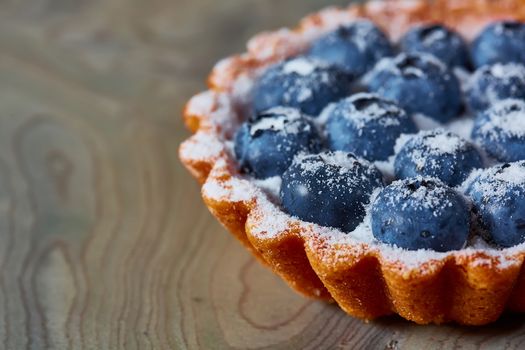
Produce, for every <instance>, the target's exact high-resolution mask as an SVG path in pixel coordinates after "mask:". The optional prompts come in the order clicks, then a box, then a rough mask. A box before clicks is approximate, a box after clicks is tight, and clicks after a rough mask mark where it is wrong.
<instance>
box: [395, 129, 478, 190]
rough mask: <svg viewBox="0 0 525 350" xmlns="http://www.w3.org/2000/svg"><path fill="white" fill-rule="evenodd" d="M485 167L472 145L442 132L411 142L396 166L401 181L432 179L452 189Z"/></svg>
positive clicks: (436, 131)
mask: <svg viewBox="0 0 525 350" xmlns="http://www.w3.org/2000/svg"><path fill="white" fill-rule="evenodd" d="M482 167H483V162H482V158H481V156H480V154H479V152H478V150H477V149H476V147H475V146H474V145H473V144H472V143H470V142H468V141H467V140H465V139H463V138H461V137H459V136H457V135H456V134H453V133H452V132H449V131H444V130H442V129H435V130H430V131H421V132H419V133H418V134H417V135H415V136H413V137H412V138H410V139H409V140H408V141H407V142H406V143H405V144H404V145H403V147H402V148H401V150H400V151H399V153H398V154H397V155H396V159H395V162H394V170H395V175H396V177H397V178H398V179H404V178H411V177H414V176H417V175H421V176H430V177H435V178H438V179H440V180H441V181H443V182H444V183H445V184H447V185H449V186H457V185H459V184H461V183H462V182H463V181H464V180H465V179H466V178H467V177H468V175H469V174H470V173H471V172H472V170H474V169H476V168H482Z"/></svg>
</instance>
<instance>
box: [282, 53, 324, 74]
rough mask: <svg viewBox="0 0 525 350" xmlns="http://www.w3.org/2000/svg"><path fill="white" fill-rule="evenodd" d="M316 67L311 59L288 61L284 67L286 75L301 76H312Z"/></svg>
mask: <svg viewBox="0 0 525 350" xmlns="http://www.w3.org/2000/svg"><path fill="white" fill-rule="evenodd" d="M315 68H316V65H314V64H313V62H312V61H311V60H309V59H306V58H304V57H299V58H296V59H294V60H291V61H288V62H287V63H286V64H285V65H284V66H283V72H284V73H286V74H291V73H296V74H299V75H303V76H304V75H310V74H312V73H313V72H314V70H315Z"/></svg>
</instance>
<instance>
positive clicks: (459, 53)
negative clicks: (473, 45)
mask: <svg viewBox="0 0 525 350" xmlns="http://www.w3.org/2000/svg"><path fill="white" fill-rule="evenodd" d="M400 45H401V49H402V50H403V51H405V52H409V53H417V52H422V53H428V54H431V55H434V56H436V57H437V58H439V59H440V60H441V61H442V62H443V63H445V64H446V65H448V66H449V67H455V66H457V67H463V68H468V67H469V52H468V47H467V44H466V43H465V40H463V38H462V37H461V36H460V35H459V34H458V33H456V32H455V31H453V30H451V29H449V28H447V27H445V26H443V25H440V24H426V25H422V26H418V27H415V28H412V29H411V30H410V31H408V32H407V33H406V34H405V36H404V37H403V38H402V39H401V41H400Z"/></svg>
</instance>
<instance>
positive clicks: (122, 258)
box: [0, 0, 525, 349]
mask: <svg viewBox="0 0 525 350" xmlns="http://www.w3.org/2000/svg"><path fill="white" fill-rule="evenodd" d="M336 2H337V3H339V4H342V3H344V1H336ZM327 3H328V0H326V1H300V0H288V1H278V0H268V1H258V0H244V1H243V0H223V1H220V2H219V1H213V0H199V1H193V0H177V1H167V0H150V1H146V0H93V1H87V0H81V1H67V0H34V1H22V0H10V1H4V2H1V3H0V218H1V219H0V348H1V349H185V348H191V349H197V348H200V349H230V348H232V349H233V348H235V349H270V348H271V349H359V348H363V349H421V348H427V349H450V348H454V347H457V348H460V347H461V348H462V349H502V348H505V349H519V348H522V347H523V345H522V343H523V342H525V324H524V318H523V317H522V316H506V317H505V318H503V319H502V320H501V321H500V322H498V323H496V324H494V325H492V326H488V327H483V328H464V327H456V326H443V327H436V326H427V327H422V326H416V325H413V324H410V323H408V322H405V321H403V320H401V319H398V318H387V319H383V320H379V321H377V322H373V323H369V324H365V323H362V322H361V321H358V320H355V319H353V318H351V317H349V316H347V315H346V314H344V313H343V312H342V311H341V310H339V309H338V308H337V307H336V306H334V305H328V304H323V303H320V302H314V301H311V300H307V299H304V298H302V297H300V296H298V295H296V294H295V293H294V292H292V291H291V290H290V289H289V288H288V287H287V286H286V285H285V284H284V283H283V282H282V281H281V280H280V279H279V278H277V277H276V276H275V275H273V274H272V273H271V272H269V271H268V270H266V269H265V268H264V267H262V266H260V265H259V264H258V263H257V262H255V261H254V259H253V258H251V257H250V255H249V254H248V253H247V252H245V250H244V249H243V248H242V247H241V246H240V245H239V244H238V243H237V242H236V241H234V239H233V238H232V237H231V236H230V235H228V234H227V233H226V232H225V231H224V229H222V228H221V227H220V226H219V225H218V224H217V223H216V222H215V220H214V219H213V218H212V217H211V215H210V214H209V213H208V212H207V210H206V209H205V207H204V206H203V204H202V202H201V199H200V196H199V188H198V186H197V184H196V183H194V181H193V180H192V179H190V176H189V175H188V174H187V173H186V172H185V171H184V170H183V169H182V167H181V165H180V163H179V161H178V159H177V146H178V144H179V143H180V142H181V141H182V140H183V139H184V138H185V137H187V132H186V131H185V130H184V128H183V126H182V122H181V120H180V111H181V108H182V106H183V103H184V102H185V101H186V100H187V99H188V98H189V97H190V96H191V95H192V94H193V93H196V92H198V91H199V90H202V89H204V84H203V82H204V79H205V76H206V74H207V73H208V71H209V69H210V68H211V66H212V64H213V63H214V62H215V61H216V60H218V59H219V58H221V57H223V56H226V55H228V54H230V53H233V52H238V51H241V50H242V48H243V45H244V42H245V41H246V39H247V38H248V37H249V36H251V35H252V34H254V33H256V32H258V31H260V30H262V29H268V28H275V27H278V26H281V25H286V24H288V25H291V24H293V23H295V22H296V21H297V20H298V19H299V18H300V17H301V16H303V15H304V14H306V13H308V12H310V11H313V10H314V9H317V8H320V7H322V6H325V5H326V4H327Z"/></svg>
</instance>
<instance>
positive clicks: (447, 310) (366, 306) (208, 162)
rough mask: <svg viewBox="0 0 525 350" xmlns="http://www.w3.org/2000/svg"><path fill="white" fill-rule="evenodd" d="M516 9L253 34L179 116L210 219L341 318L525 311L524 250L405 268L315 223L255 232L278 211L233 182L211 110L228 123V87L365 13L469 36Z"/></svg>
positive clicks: (449, 5) (400, 4)
mask: <svg viewBox="0 0 525 350" xmlns="http://www.w3.org/2000/svg"><path fill="white" fill-rule="evenodd" d="M523 5H525V1H521V0H514V1H512V0H503V1H489V0H476V1H453V0H448V1H445V0H441V1H428V2H426V1H399V0H393V1H384V2H368V3H367V4H366V5H362V6H352V7H349V8H347V9H335V8H329V9H326V10H323V11H321V12H319V13H316V14H313V15H310V16H308V17H306V18H304V19H303V20H302V21H301V23H300V24H299V26H298V27H297V28H296V29H294V30H280V31H277V32H269V33H263V34H260V35H258V36H256V37H255V38H253V39H252V40H251V41H250V42H249V43H248V52H247V53H245V54H242V55H237V56H233V57H230V58H227V59H225V60H222V61H221V62H219V63H218V64H217V65H216V66H215V68H214V69H213V71H212V73H211V74H210V77H209V80H208V82H209V90H208V91H206V92H204V93H201V94H199V95H196V96H195V97H193V98H192V99H191V100H190V101H189V102H188V104H187V106H186V108H185V110H184V119H185V122H186V125H187V127H188V128H189V129H190V131H191V132H192V133H194V135H193V136H192V137H190V138H189V139H188V140H186V141H185V142H184V143H183V144H181V146H180V149H179V155H180V158H181V160H182V162H183V163H184V165H185V166H186V167H187V168H188V170H189V171H190V172H191V173H192V175H193V176H194V177H195V178H196V179H197V180H198V181H199V182H200V183H202V184H203V191H202V195H203V198H204V201H205V203H206V205H207V206H208V207H209V209H210V211H211V212H212V214H213V215H214V216H215V217H216V218H217V219H218V220H219V221H220V222H221V223H222V224H223V225H224V226H225V227H226V228H227V229H228V230H229V231H230V232H231V233H232V234H233V235H234V236H235V237H237V239H239V240H240V241H241V242H242V243H243V244H244V245H245V246H246V247H247V248H248V249H249V250H250V251H251V252H252V253H253V254H254V256H256V257H257V258H258V259H259V260H260V261H262V262H263V263H264V264H265V265H267V266H269V267H270V268H272V269H273V270H274V271H275V272H276V273H277V274H279V275H280V276H281V277H282V278H283V279H284V280H285V281H287V282H288V283H289V284H290V285H291V286H292V287H293V288H294V289H296V290H297V291H299V292H301V293H302V294H305V295H307V296H309V297H313V298H318V299H322V300H332V298H333V299H334V300H335V301H336V302H337V303H338V304H339V305H340V306H341V308H342V309H344V310H345V311H346V312H348V313H349V314H351V315H354V316H356V317H360V318H363V319H373V318H376V317H379V316H383V315H388V314H392V313H397V314H399V315H401V316H402V317H404V318H406V319H409V320H412V321H415V322H417V323H421V324H425V323H443V322H449V321H455V322H458V323H462V324H470V325H481V324H486V323H489V322H492V321H494V320H495V319H497V318H498V317H499V315H500V314H501V313H502V312H503V311H504V310H505V309H509V310H512V311H519V312H522V311H525V273H523V272H522V269H523V267H522V265H523V259H524V256H525V252H523V251H517V250H514V251H511V252H509V253H506V254H505V255H503V254H502V255H497V254H488V253H485V252H483V251H476V250H468V251H461V252H452V253H450V254H446V255H444V256H443V257H441V258H432V259H430V258H429V259H428V260H426V261H424V262H422V263H421V264H419V265H417V266H416V267H412V266H406V265H405V264H404V263H403V262H402V261H401V260H398V259H395V258H392V256H385V255H384V254H382V252H381V251H380V250H379V249H377V248H374V247H369V246H367V245H366V244H349V243H337V244H335V243H333V242H329V241H327V240H326V239H325V238H324V237H323V236H322V235H321V234H320V233H319V232H317V230H316V226H315V225H311V224H306V223H302V222H299V221H296V220H293V219H292V218H290V217H289V218H288V219H289V220H288V222H287V224H286V226H285V227H283V228H282V229H281V230H280V231H279V232H278V234H275V233H273V234H267V235H265V233H264V232H262V233H261V232H260V228H261V222H263V221H264V220H268V219H269V218H270V219H271V217H272V215H284V214H282V213H281V214H276V213H275V212H271V211H268V209H267V208H266V206H265V205H262V201H263V199H261V196H260V194H258V192H257V190H255V189H254V187H253V185H250V184H249V183H247V181H245V180H242V179H241V178H240V177H239V176H238V174H237V172H236V170H235V167H234V166H233V160H231V159H229V157H230V156H229V153H228V152H226V150H225V149H226V146H225V144H224V142H223V141H221V136H220V135H221V134H228V133H230V132H231V130H230V129H229V128H231V126H229V125H226V124H224V123H219V122H217V121H216V119H217V118H219V113H218V111H222V112H221V113H222V114H224V113H225V112H224V111H226V114H227V115H228V116H229V117H230V119H231V121H232V123H233V124H235V122H236V119H237V113H236V108H237V107H236V106H235V101H234V100H235V99H234V97H233V96H234V93H235V89H236V86H235V84H236V82H238V81H239V80H241V79H242V78H243V77H244V78H250V77H253V76H254V75H255V74H257V71H258V70H259V69H260V68H263V67H265V66H267V65H268V64H271V63H273V62H276V61H278V60H281V59H282V58H284V57H287V56H290V55H293V54H296V53H298V52H300V51H301V50H303V49H304V48H305V47H306V45H308V43H309V42H310V41H311V40H312V38H315V37H316V36H318V35H320V34H321V33H323V32H326V31H328V30H330V29H331V28H334V27H335V26H337V25H338V24H339V23H342V22H347V21H350V20H351V19H353V18H356V17H367V18H370V19H372V20H373V21H375V22H376V23H378V24H379V25H380V26H381V27H383V28H384V29H385V30H386V31H387V32H388V33H389V34H390V35H391V36H392V37H393V38H398V37H399V36H400V35H401V34H402V33H403V32H404V31H405V30H406V29H407V28H409V27H410V26H411V25H413V24H415V23H420V22H443V23H446V24H447V25H449V26H451V27H454V28H456V29H457V30H458V31H459V32H461V33H462V34H463V35H465V36H467V37H469V38H471V37H472V36H473V35H475V34H476V33H477V32H478V31H479V29H480V28H481V27H482V26H484V25H485V24H486V23H487V22H490V21H493V20H495V19H501V18H517V19H525V6H523ZM236 186H246V191H244V193H242V194H243V195H242V196H235V195H234V193H233V192H234V191H233V187H236ZM214 189H215V190H214ZM217 189H219V190H217ZM241 192H243V191H241Z"/></svg>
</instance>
